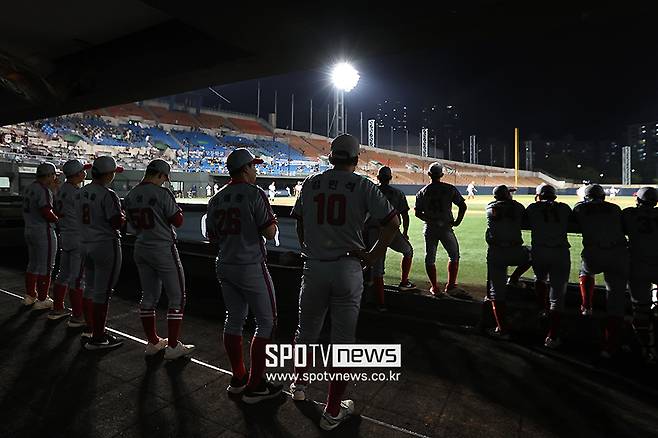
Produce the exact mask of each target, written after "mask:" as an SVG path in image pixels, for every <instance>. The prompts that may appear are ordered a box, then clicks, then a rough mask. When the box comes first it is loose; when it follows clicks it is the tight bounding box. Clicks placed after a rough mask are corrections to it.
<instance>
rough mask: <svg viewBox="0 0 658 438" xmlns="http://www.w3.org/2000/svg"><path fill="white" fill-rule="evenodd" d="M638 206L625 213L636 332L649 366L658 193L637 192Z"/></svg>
mask: <svg viewBox="0 0 658 438" xmlns="http://www.w3.org/2000/svg"><path fill="white" fill-rule="evenodd" d="M636 202H637V206H636V207H628V208H626V209H624V211H623V212H622V219H623V223H624V230H625V232H626V234H627V235H628V240H629V245H630V254H631V270H630V287H631V301H632V304H633V328H634V329H635V332H636V334H637V339H638V341H639V343H640V345H641V346H642V350H643V354H644V358H645V360H646V361H647V362H654V363H655V362H656V359H657V357H656V347H655V340H654V328H653V321H652V315H651V284H652V283H653V284H658V253H657V252H656V248H658V208H656V203H657V202H658V191H656V189H655V188H653V187H642V188H641V189H640V190H638V191H637V198H636Z"/></svg>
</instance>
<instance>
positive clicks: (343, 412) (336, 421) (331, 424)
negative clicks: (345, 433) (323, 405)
mask: <svg viewBox="0 0 658 438" xmlns="http://www.w3.org/2000/svg"><path fill="white" fill-rule="evenodd" d="M352 414H354V402H353V401H352V400H343V401H341V402H340V411H339V412H338V415H336V416H335V417H334V416H332V415H329V414H328V413H327V411H326V410H325V411H324V412H323V413H322V417H321V418H320V427H321V428H322V429H324V430H334V429H335V428H337V427H338V426H340V424H341V423H342V422H343V421H345V420H347V419H348V418H349V417H350V416H351V415H352Z"/></svg>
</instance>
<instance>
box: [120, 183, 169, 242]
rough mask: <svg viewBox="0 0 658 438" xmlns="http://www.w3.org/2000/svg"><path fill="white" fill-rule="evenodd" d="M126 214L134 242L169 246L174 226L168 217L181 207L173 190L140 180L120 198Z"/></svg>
mask: <svg viewBox="0 0 658 438" xmlns="http://www.w3.org/2000/svg"><path fill="white" fill-rule="evenodd" d="M124 203H125V207H126V216H127V218H128V221H129V222H130V225H132V226H133V228H134V229H135V231H136V233H137V242H136V243H137V244H139V245H143V246H167V247H168V246H171V244H173V243H174V242H175V241H176V231H175V227H174V226H173V225H172V224H171V222H170V221H169V219H170V218H171V217H173V216H174V215H176V214H177V213H178V212H180V211H181V209H180V207H179V206H178V204H176V199H175V198H174V195H173V193H171V191H170V190H169V189H166V188H164V187H160V186H158V185H156V184H152V183H147V182H142V183H140V184H139V185H137V186H136V187H135V188H133V189H132V190H131V191H130V192H129V193H128V195H126V197H125V199H124Z"/></svg>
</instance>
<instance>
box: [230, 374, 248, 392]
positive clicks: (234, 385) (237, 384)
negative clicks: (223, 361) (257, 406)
mask: <svg viewBox="0 0 658 438" xmlns="http://www.w3.org/2000/svg"><path fill="white" fill-rule="evenodd" d="M248 380H249V376H248V375H247V374H245V375H244V376H242V378H241V379H238V378H237V377H231V383H229V385H228V386H227V387H226V391H228V393H229V394H241V393H242V391H244V389H245V388H246V387H247V381H248Z"/></svg>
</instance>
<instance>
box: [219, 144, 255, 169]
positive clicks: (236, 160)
mask: <svg viewBox="0 0 658 438" xmlns="http://www.w3.org/2000/svg"><path fill="white" fill-rule="evenodd" d="M249 163H251V164H261V163H263V160H261V159H260V158H256V156H255V155H254V154H252V153H251V152H249V150H248V149H245V148H238V149H236V150H234V151H233V152H231V153H230V154H228V157H227V158H226V167H227V168H228V171H229V172H233V171H235V170H238V169H240V168H241V167H242V166H246V165H247V164H249Z"/></svg>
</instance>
